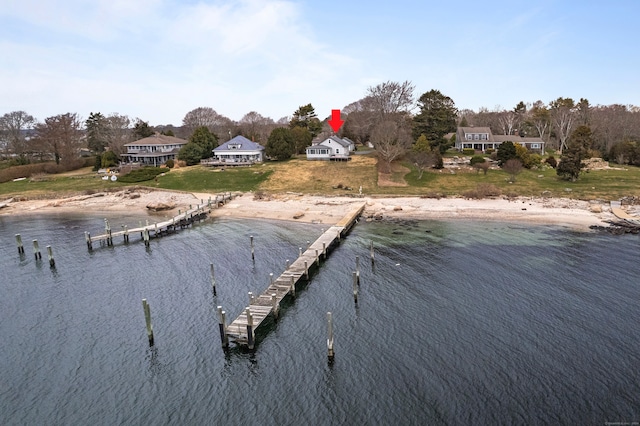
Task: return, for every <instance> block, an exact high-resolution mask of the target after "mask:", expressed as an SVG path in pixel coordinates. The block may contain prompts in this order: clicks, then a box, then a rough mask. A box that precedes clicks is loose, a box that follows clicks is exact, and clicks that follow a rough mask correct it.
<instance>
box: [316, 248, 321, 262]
mask: <svg viewBox="0 0 640 426" xmlns="http://www.w3.org/2000/svg"><path fill="white" fill-rule="evenodd" d="M316 265H318V266H320V255H319V254H318V249H316Z"/></svg>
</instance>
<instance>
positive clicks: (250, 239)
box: [249, 235, 256, 260]
mask: <svg viewBox="0 0 640 426" xmlns="http://www.w3.org/2000/svg"><path fill="white" fill-rule="evenodd" d="M249 241H250V243H251V260H256V257H255V252H254V249H253V235H251V236H250V237H249Z"/></svg>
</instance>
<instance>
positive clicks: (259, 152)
mask: <svg viewBox="0 0 640 426" xmlns="http://www.w3.org/2000/svg"><path fill="white" fill-rule="evenodd" d="M213 160H214V161H217V162H220V163H259V162H262V161H264V147H263V146H262V145H260V144H258V143H255V142H252V141H250V140H249V139H247V138H245V137H244V136H236V137H234V138H233V139H231V140H230V141H227V142H225V143H223V144H222V145H220V146H219V147H217V148H216V149H214V150H213Z"/></svg>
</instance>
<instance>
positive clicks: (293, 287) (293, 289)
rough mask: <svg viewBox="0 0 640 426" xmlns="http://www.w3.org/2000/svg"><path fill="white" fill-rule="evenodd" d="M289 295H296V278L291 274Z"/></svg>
mask: <svg viewBox="0 0 640 426" xmlns="http://www.w3.org/2000/svg"><path fill="white" fill-rule="evenodd" d="M291 295H292V296H293V297H296V280H295V279H294V278H293V275H291Z"/></svg>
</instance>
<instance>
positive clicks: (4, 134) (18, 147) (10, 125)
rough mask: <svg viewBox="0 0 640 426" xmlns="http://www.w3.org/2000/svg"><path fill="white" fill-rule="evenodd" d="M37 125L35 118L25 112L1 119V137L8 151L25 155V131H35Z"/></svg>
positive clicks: (7, 114)
mask: <svg viewBox="0 0 640 426" xmlns="http://www.w3.org/2000/svg"><path fill="white" fill-rule="evenodd" d="M35 124H36V120H35V118H33V116H31V115H29V114H27V113H26V112H24V111H12V112H8V113H6V114H5V115H3V116H2V117H0V137H1V139H2V140H4V141H5V143H6V147H5V148H6V150H7V151H10V152H12V153H14V154H18V155H21V154H24V153H25V152H26V150H27V138H26V135H25V131H27V130H31V129H33V127H34V126H35Z"/></svg>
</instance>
